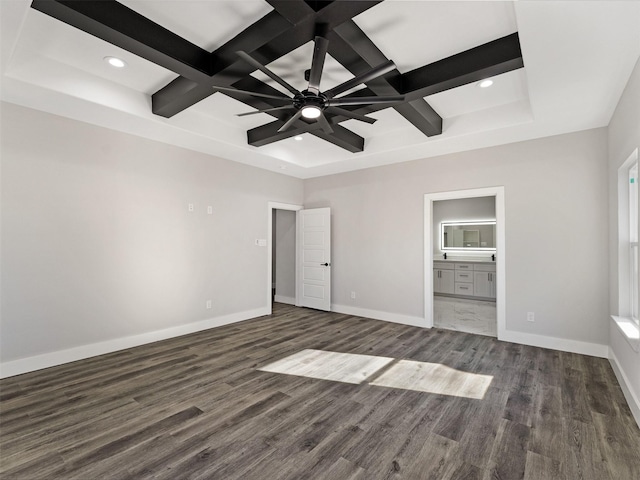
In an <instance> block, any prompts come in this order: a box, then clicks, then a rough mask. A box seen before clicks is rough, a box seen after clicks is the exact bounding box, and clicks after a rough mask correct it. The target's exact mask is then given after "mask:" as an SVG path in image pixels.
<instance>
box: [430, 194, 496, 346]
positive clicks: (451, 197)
mask: <svg viewBox="0 0 640 480" xmlns="http://www.w3.org/2000/svg"><path fill="white" fill-rule="evenodd" d="M475 197H496V278H497V279H498V282H497V285H496V316H497V327H498V328H497V330H498V339H499V340H505V338H504V335H505V333H506V329H507V327H506V325H507V324H506V296H505V295H506V287H505V286H506V283H507V276H506V270H507V269H506V265H505V263H506V262H505V259H506V233H505V232H506V228H505V220H506V218H505V205H504V202H505V197H504V187H503V186H497V187H487V188H475V189H471V190H456V191H449V192H436V193H426V194H425V195H424V317H425V325H424V326H426V327H428V328H430V327H433V250H434V249H433V202H434V201H438V200H455V199H458V198H475Z"/></svg>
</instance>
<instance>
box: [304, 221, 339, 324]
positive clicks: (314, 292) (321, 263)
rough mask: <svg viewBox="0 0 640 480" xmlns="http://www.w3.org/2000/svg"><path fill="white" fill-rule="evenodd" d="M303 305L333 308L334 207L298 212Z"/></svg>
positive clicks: (316, 307) (326, 309)
mask: <svg viewBox="0 0 640 480" xmlns="http://www.w3.org/2000/svg"><path fill="white" fill-rule="evenodd" d="M297 224H298V239H299V240H298V242H297V245H298V249H299V250H298V255H299V256H298V258H299V262H298V268H299V271H298V277H297V280H298V285H297V286H296V287H297V288H296V289H297V298H298V301H299V305H298V306H300V307H309V308H315V309H318V310H325V311H327V312H328V311H330V310H331V209H330V208H313V209H309V210H299V211H298V222H297Z"/></svg>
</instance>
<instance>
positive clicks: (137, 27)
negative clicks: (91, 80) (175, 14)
mask: <svg viewBox="0 0 640 480" xmlns="http://www.w3.org/2000/svg"><path fill="white" fill-rule="evenodd" d="M31 6H32V7H33V8H34V9H36V10H39V11H40V12H42V13H45V14H47V15H49V16H51V17H53V18H56V19H58V20H61V21H63V22H65V23H67V24H69V25H72V26H74V27H76V28H78V29H80V30H82V31H84V32H87V33H88V34H90V35H93V36H95V37H98V38H101V39H102V40H105V41H107V42H109V43H111V44H113V45H116V46H118V47H120V48H123V49H125V50H127V51H129V52H131V53H133V54H135V55H138V56H140V57H142V58H145V59H147V60H149V61H151V62H153V63H155V64H157V65H160V66H161V67H164V68H167V69H169V70H171V71H173V72H176V73H178V74H180V75H184V76H187V77H189V78H191V79H193V80H196V81H205V80H206V79H207V78H209V77H210V76H211V67H212V65H211V54H210V53H209V52H207V51H206V50H203V49H202V48H200V47H198V46H197V45H194V44H193V43H191V42H189V41H188V40H185V39H184V38H182V37H180V36H178V35H176V34H175V33H173V32H171V31H169V30H167V29H166V28H164V27H162V26H160V25H158V24H157V23H154V22H152V21H151V20H149V19H148V18H146V17H143V16H142V15H140V14H139V13H136V12H135V11H133V10H131V9H130V8H128V7H125V6H124V5H122V4H121V3H118V2H116V1H115V0H92V1H89V2H79V1H72V0H34V1H33V2H32V3H31Z"/></svg>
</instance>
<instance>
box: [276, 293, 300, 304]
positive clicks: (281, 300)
mask: <svg viewBox="0 0 640 480" xmlns="http://www.w3.org/2000/svg"><path fill="white" fill-rule="evenodd" d="M273 300H274V301H275V302H278V303H286V304H287V305H295V304H296V299H295V298H294V297H285V296H284V295H276V296H274V297H273Z"/></svg>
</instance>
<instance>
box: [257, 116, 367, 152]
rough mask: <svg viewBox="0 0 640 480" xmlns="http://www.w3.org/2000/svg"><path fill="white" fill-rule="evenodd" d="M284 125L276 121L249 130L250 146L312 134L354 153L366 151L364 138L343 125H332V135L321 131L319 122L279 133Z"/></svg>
mask: <svg viewBox="0 0 640 480" xmlns="http://www.w3.org/2000/svg"><path fill="white" fill-rule="evenodd" d="M282 123H283V122H281V121H275V122H271V123H267V124H266V125H261V126H259V127H256V128H252V129H251V130H249V131H248V132H247V139H248V141H249V145H253V146H254V147H262V146H264V145H268V144H270V143H273V142H277V141H279V140H284V139H285V138H291V137H293V136H295V135H300V134H301V133H311V134H313V135H315V136H317V137H319V138H321V139H323V140H326V141H328V142H330V143H333V144H334V145H337V146H338V147H341V148H344V149H345V150H348V151H350V152H352V153H357V152H362V151H363V150H364V138H362V137H361V136H360V135H357V134H356V133H353V132H352V131H351V130H348V129H346V128H344V127H343V126H341V125H332V128H333V133H331V134H327V133H324V132H322V131H321V130H319V128H320V126H319V125H318V123H317V122H314V123H312V124H308V126H307V128H304V129H291V130H286V131H284V132H278V129H279V128H280V127H281V126H282Z"/></svg>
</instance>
